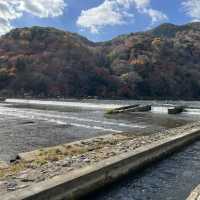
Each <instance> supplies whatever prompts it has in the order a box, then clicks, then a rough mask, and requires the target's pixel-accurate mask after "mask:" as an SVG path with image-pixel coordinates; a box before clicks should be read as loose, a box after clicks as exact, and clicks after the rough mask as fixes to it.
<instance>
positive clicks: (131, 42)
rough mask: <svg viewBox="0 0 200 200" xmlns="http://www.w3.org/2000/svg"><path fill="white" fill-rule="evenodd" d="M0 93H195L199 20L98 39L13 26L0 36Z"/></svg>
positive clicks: (198, 89) (198, 91)
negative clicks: (97, 41) (91, 39)
mask: <svg viewBox="0 0 200 200" xmlns="http://www.w3.org/2000/svg"><path fill="white" fill-rule="evenodd" d="M0 94H1V95H4V96H23V95H29V96H34V97H57V96H60V97H86V96H99V97H107V98H111V97H115V98H118V97H122V98H140V99H142V98H149V99H152V98H167V99H193V98H199V97H200V23H191V24H187V25H184V26H175V25H172V24H163V25H161V26H159V27H157V28H155V29H153V30H150V31H147V32H143V33H132V34H129V35H122V36H119V37H117V38H114V39H113V40H111V41H108V42H103V43H94V42H91V41H89V40H87V39H86V38H84V37H82V36H79V35H77V34H74V33H70V32H64V31H60V30H57V29H54V28H42V27H32V28H23V29H15V30H12V31H11V32H10V33H8V34H6V35H4V36H2V37H1V38H0Z"/></svg>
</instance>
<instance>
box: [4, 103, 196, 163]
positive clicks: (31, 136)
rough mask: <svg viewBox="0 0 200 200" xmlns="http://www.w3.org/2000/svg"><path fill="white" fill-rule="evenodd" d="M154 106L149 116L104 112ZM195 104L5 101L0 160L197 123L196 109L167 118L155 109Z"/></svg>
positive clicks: (194, 104)
mask: <svg viewBox="0 0 200 200" xmlns="http://www.w3.org/2000/svg"><path fill="white" fill-rule="evenodd" d="M138 103H139V104H154V105H156V106H154V107H153V112H149V113H127V114H118V115H110V116H108V115H105V112H106V110H107V109H110V108H116V107H119V106H123V105H131V104H138ZM161 104H162V105H163V104H167V105H168V106H170V104H179V105H180V104H182V105H186V104H187V105H188V106H195V107H197V108H198V107H200V103H198V102H153V101H150V102H149V101H139V102H138V101H108V100H107V101H106V100H85V101H78V100H66V101H36V100H31V101H29V102H27V101H26V100H7V102H6V103H1V104H0V160H5V161H9V160H10V159H12V158H15V156H16V155H17V154H18V153H20V152H27V151H31V150H34V149H38V148H41V147H47V146H54V145H58V144H62V143H67V142H72V141H76V140H80V139H86V138H91V137H95V136H99V135H104V134H110V133H124V132H125V133H130V134H153V133H155V132H156V131H162V130H166V129H168V128H173V127H177V126H181V125H184V124H186V123H188V122H193V121H196V120H200V111H199V109H192V110H188V112H187V113H183V114H180V115H175V116H174V115H167V114H166V112H165V111H166V109H165V107H164V108H163V106H158V105H161Z"/></svg>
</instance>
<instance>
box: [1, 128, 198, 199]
mask: <svg viewBox="0 0 200 200" xmlns="http://www.w3.org/2000/svg"><path fill="white" fill-rule="evenodd" d="M199 138H200V129H197V128H194V129H191V130H190V131H187V132H184V133H183V134H182V135H179V136H176V137H171V138H167V139H164V140H162V141H159V142H154V143H152V144H151V145H147V146H144V147H141V148H138V149H136V150H135V151H133V152H129V153H125V154H121V155H119V156H115V157H113V158H109V159H107V160H104V161H102V162H99V163H97V164H96V165H91V166H88V167H86V168H83V169H80V170H76V171H74V172H71V173H70V174H67V175H63V176H60V177H55V178H53V179H50V180H47V181H44V182H41V183H38V184H35V185H33V186H32V187H29V188H27V189H24V190H21V191H20V190H19V191H16V192H13V193H9V194H7V195H6V196H4V197H1V199H2V200H61V199H66V200H75V199H78V198H80V197H82V196H83V195H86V194H88V193H90V192H93V191H95V190H96V189H99V188H101V187H104V186H105V185H106V184H109V183H112V182H113V181H115V180H116V179H118V178H120V177H123V176H124V175H127V174H128V173H130V172H134V171H135V170H139V169H142V168H143V167H144V166H146V165H147V164H149V163H151V162H153V161H156V160H158V159H161V158H163V157H165V156H166V155H168V154H170V153H172V152H174V151H176V150H178V149H179V148H180V147H183V146H185V145H186V144H189V143H191V142H193V141H195V140H197V139H199Z"/></svg>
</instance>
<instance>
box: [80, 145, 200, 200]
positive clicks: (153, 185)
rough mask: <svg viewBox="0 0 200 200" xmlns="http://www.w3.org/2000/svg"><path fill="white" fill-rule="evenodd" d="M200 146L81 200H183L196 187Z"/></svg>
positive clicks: (198, 173) (199, 181)
mask: <svg viewBox="0 0 200 200" xmlns="http://www.w3.org/2000/svg"><path fill="white" fill-rule="evenodd" d="M199 152H200V142H196V143H195V144H193V145H191V146H189V147H188V148H186V149H185V150H183V151H182V152H179V153H176V154H174V155H173V156H171V157H169V158H167V159H165V160H162V161H161V162H158V163H157V164H154V165H153V166H152V167H149V168H147V169H146V170H144V171H143V172H140V173H137V174H135V175H129V176H128V177H126V178H124V179H123V180H121V181H120V182H118V183H116V184H114V185H112V186H110V187H107V188H106V189H104V191H101V192H98V193H96V194H93V195H92V196H91V197H87V198H86V199H84V200H185V199H186V198H187V197H188V196H189V194H190V192H191V191H192V189H194V188H195V187H196V186H197V185H198V184H199V183H200V153H199Z"/></svg>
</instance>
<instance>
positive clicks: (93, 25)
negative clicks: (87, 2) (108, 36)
mask: <svg viewBox="0 0 200 200" xmlns="http://www.w3.org/2000/svg"><path fill="white" fill-rule="evenodd" d="M150 4H151V2H150V0H105V1H104V2H103V3H102V4H100V5H99V6H97V7H94V8H91V9H88V10H83V11H82V12H81V15H80V16H79V18H78V20H77V25H78V26H80V27H81V28H85V29H88V30H89V31H90V32H92V33H98V32H99V30H101V29H102V28H103V27H105V26H114V25H121V24H125V23H128V22H130V20H133V18H134V10H135V12H138V13H140V14H145V15H148V16H149V17H150V18H151V25H153V24H155V23H157V22H159V21H163V20H166V19H167V16H166V15H165V14H164V13H162V12H161V11H158V10H154V9H152V8H151V5H150Z"/></svg>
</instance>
